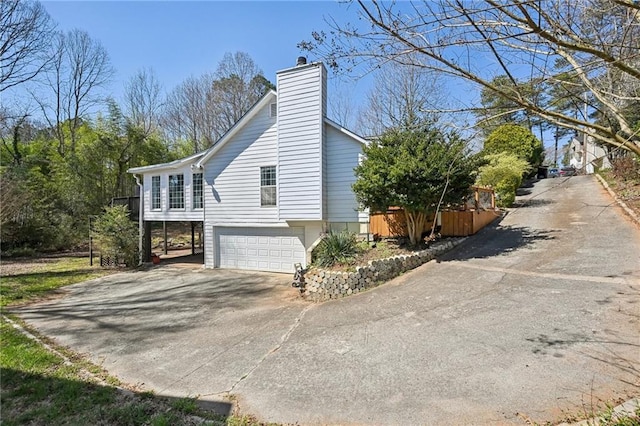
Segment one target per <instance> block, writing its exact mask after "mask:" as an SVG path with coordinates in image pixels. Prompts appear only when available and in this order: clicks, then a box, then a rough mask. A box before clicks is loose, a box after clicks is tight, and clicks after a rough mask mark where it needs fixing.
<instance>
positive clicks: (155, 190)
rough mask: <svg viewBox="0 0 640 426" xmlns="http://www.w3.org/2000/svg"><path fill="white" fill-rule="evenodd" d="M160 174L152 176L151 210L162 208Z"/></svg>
mask: <svg viewBox="0 0 640 426" xmlns="http://www.w3.org/2000/svg"><path fill="white" fill-rule="evenodd" d="M161 208H162V207H161V206H160V176H151V210H160V209H161Z"/></svg>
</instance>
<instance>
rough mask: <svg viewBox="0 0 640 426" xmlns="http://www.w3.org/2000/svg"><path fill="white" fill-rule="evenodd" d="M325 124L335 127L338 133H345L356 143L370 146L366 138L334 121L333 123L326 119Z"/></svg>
mask: <svg viewBox="0 0 640 426" xmlns="http://www.w3.org/2000/svg"><path fill="white" fill-rule="evenodd" d="M324 122H325V124H328V125H329V126H331V127H333V128H334V129H336V130H337V131H339V132H341V133H344V134H345V135H347V136H349V137H350V138H352V139H354V140H355V141H356V142H359V143H361V144H362V145H368V144H369V142H368V141H367V140H366V139H365V138H363V137H362V136H358V135H356V134H355V133H353V132H352V131H351V130H349V129H346V128H344V127H342V126H341V125H339V124H338V123H336V122H334V121H331V120H330V119H328V118H326V117H325V119H324Z"/></svg>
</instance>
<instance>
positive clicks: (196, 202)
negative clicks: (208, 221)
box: [191, 173, 204, 209]
mask: <svg viewBox="0 0 640 426" xmlns="http://www.w3.org/2000/svg"><path fill="white" fill-rule="evenodd" d="M202 189H203V187H202V173H194V174H193V179H192V181H191V195H192V196H193V197H192V198H193V203H192V204H193V209H201V208H203V205H204V203H203V199H202V194H203V191H202Z"/></svg>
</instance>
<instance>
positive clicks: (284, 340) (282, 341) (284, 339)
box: [226, 305, 316, 393]
mask: <svg viewBox="0 0 640 426" xmlns="http://www.w3.org/2000/svg"><path fill="white" fill-rule="evenodd" d="M314 306H316V305H309V306H307V307H306V308H304V309H303V310H302V311H300V313H299V314H298V316H297V317H296V318H295V319H294V320H293V324H292V325H291V327H289V330H287V332H286V333H285V334H284V335H282V337H281V338H280V342H279V343H278V344H277V345H276V346H274V347H273V348H272V349H270V350H269V351H268V352H267V353H266V354H265V355H264V356H263V357H262V358H261V359H260V360H259V361H258V362H257V363H256V364H255V365H254V366H253V367H251V369H249V371H248V372H247V373H246V374H244V375H243V376H242V377H240V379H238V381H236V382H235V383H234V384H233V386H231V388H230V389H229V390H228V391H226V392H227V393H231V392H233V390H234V389H235V388H236V386H238V385H239V384H240V383H242V382H243V381H244V380H245V379H247V378H249V376H251V374H253V372H254V371H256V369H257V368H258V367H260V365H262V363H263V362H264V361H265V360H266V359H267V358H269V356H270V355H271V354H273V353H275V352H277V351H278V350H280V348H281V347H282V346H283V345H284V344H285V343H287V341H288V340H289V338H290V337H291V335H292V334H293V332H294V331H296V329H297V328H298V327H299V326H300V323H301V322H302V318H304V316H305V314H306V313H307V311H309V310H310V309H311V308H313V307H314Z"/></svg>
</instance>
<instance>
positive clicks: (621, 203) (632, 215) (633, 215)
mask: <svg viewBox="0 0 640 426" xmlns="http://www.w3.org/2000/svg"><path fill="white" fill-rule="evenodd" d="M595 176H596V178H598V181H600V183H601V184H602V186H604V189H606V190H607V192H608V193H609V195H611V197H613V199H614V200H616V202H617V203H618V205H619V206H620V207H622V209H623V210H624V211H625V212H626V213H627V214H628V215H629V217H630V218H631V219H632V220H634V221H635V222H636V224H637V225H640V217H638V215H637V214H636V212H634V211H633V210H631V208H630V207H629V206H627V204H626V203H625V202H624V201H622V199H621V198H620V197H618V195H617V194H616V193H615V192H613V189H611V187H609V184H608V183H607V181H606V180H604V178H603V177H602V176H600V175H599V174H597V173H595Z"/></svg>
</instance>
